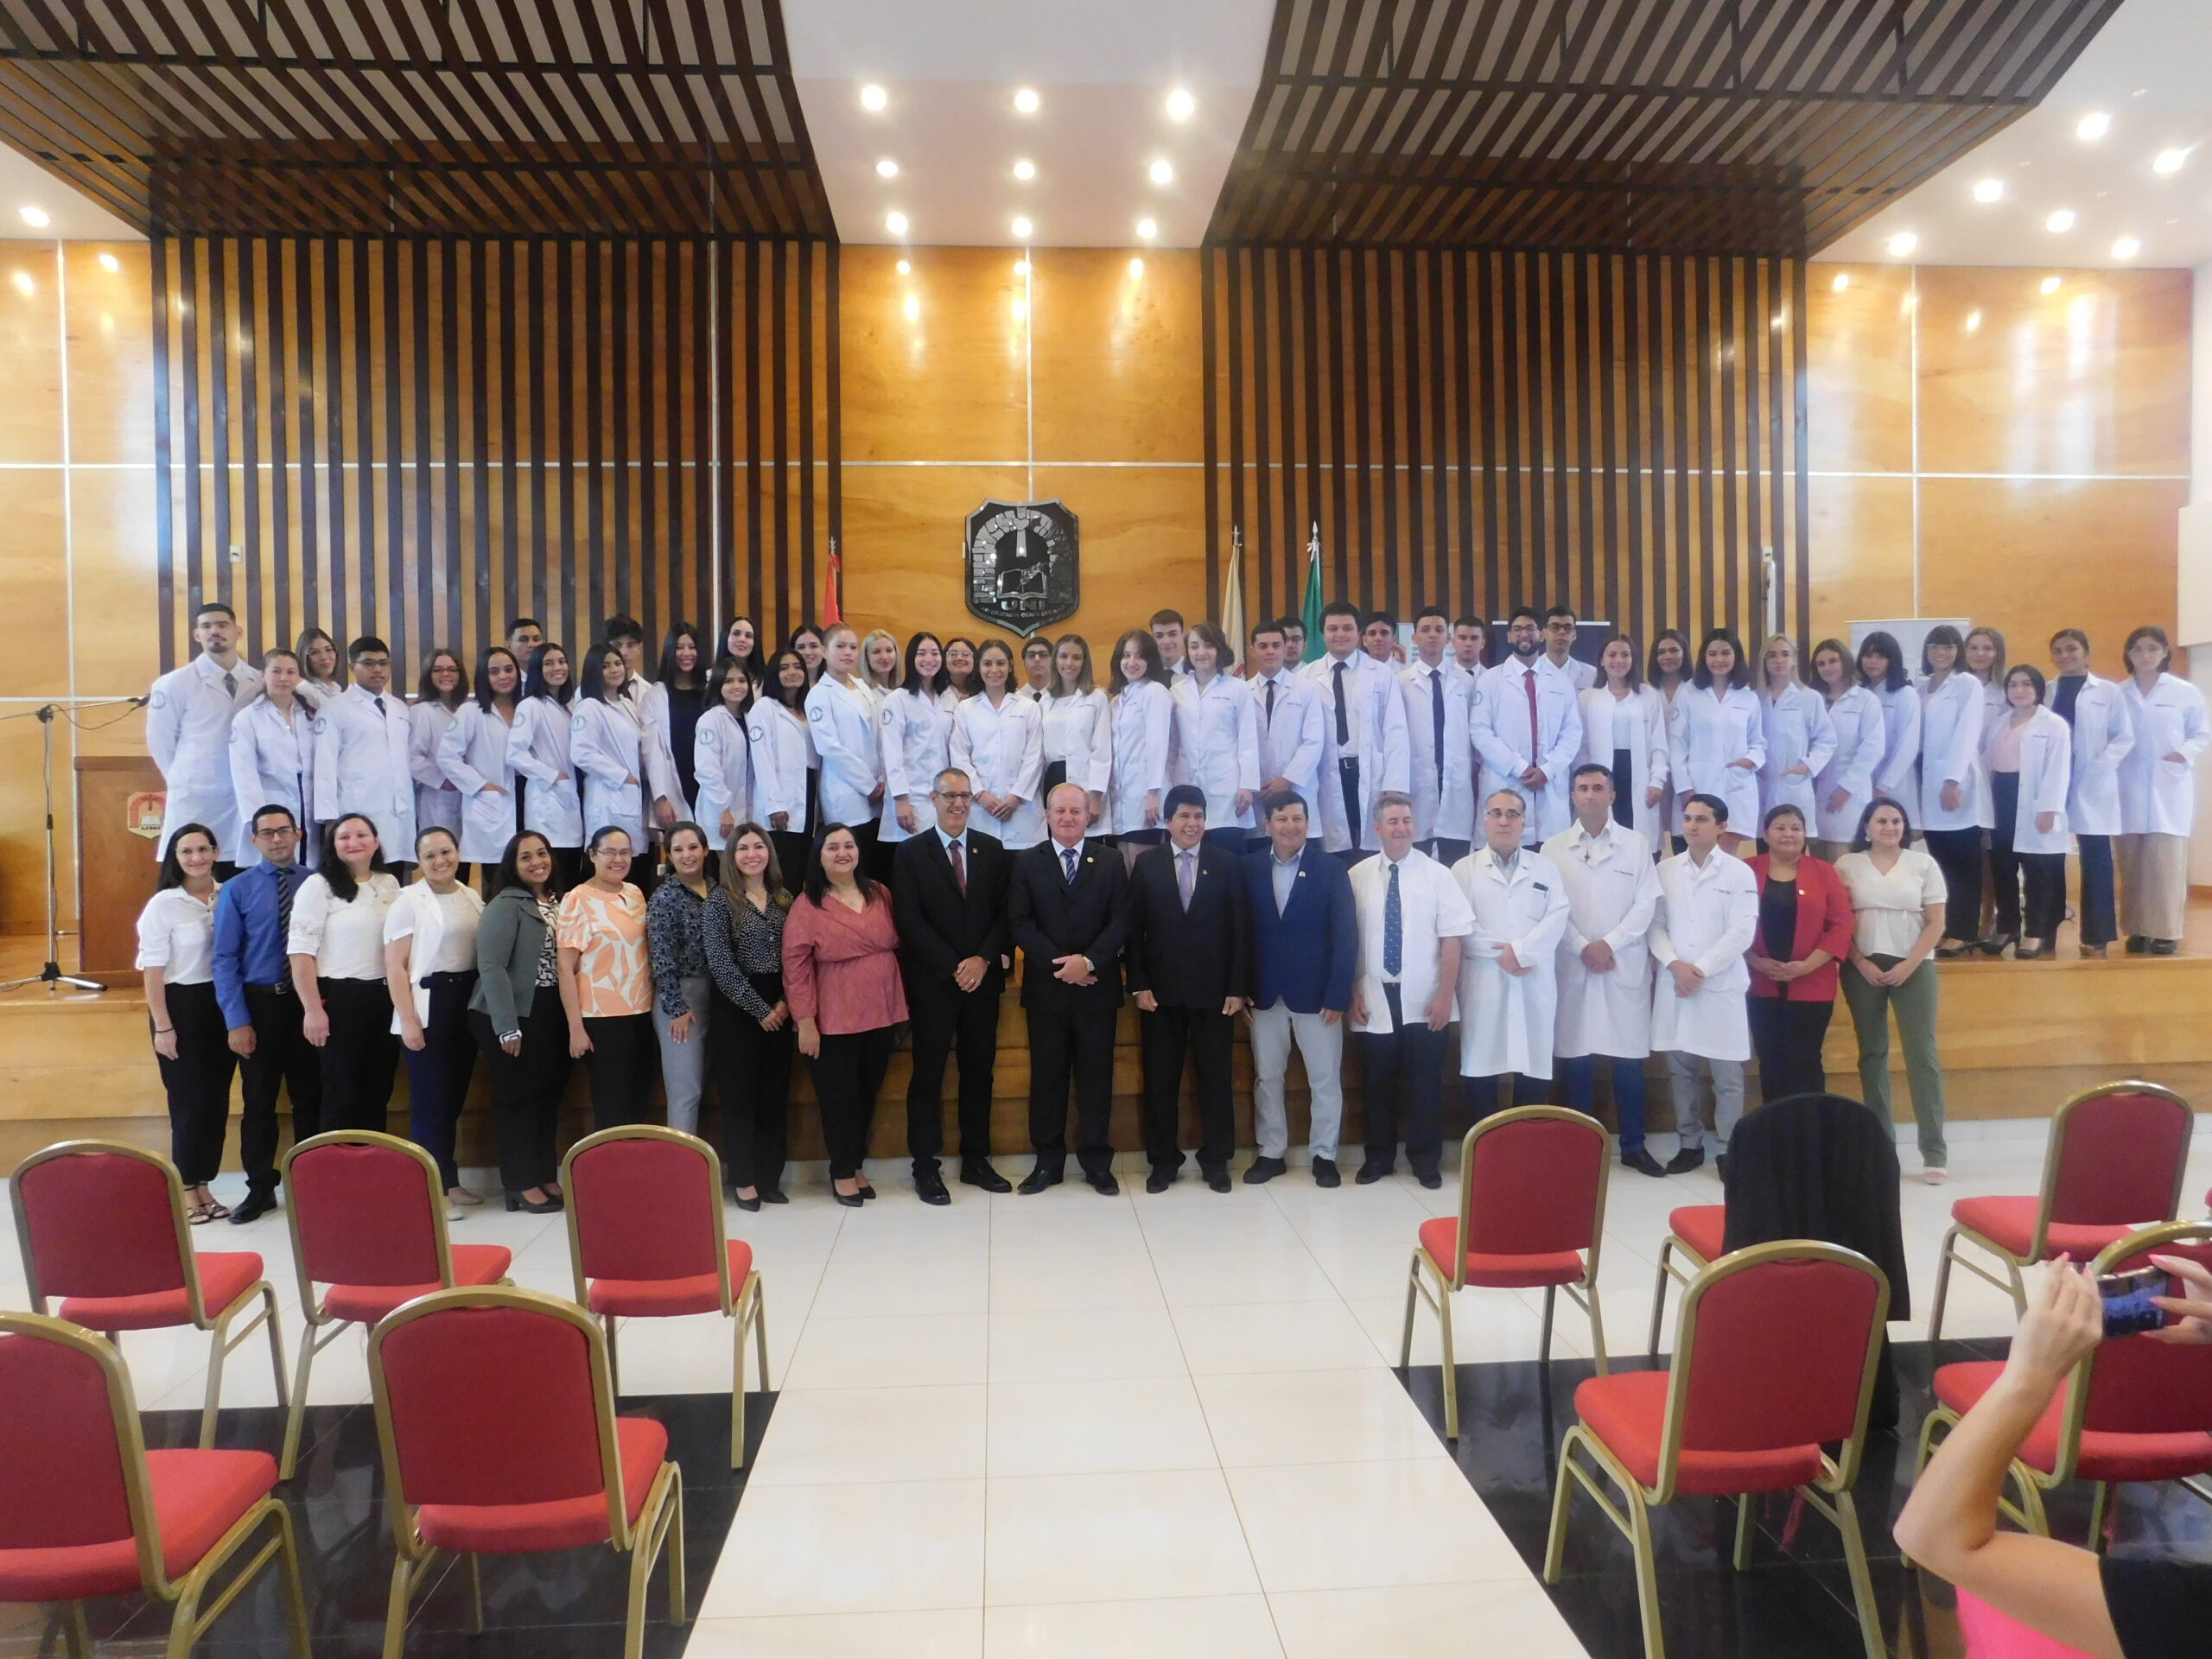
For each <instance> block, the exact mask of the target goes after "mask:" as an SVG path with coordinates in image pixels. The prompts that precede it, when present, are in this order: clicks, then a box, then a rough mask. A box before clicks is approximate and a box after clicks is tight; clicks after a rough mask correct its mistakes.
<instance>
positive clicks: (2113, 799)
mask: <svg viewBox="0 0 2212 1659" xmlns="http://www.w3.org/2000/svg"><path fill="white" fill-rule="evenodd" d="M2057 694H2058V682H2057V681H2056V680H2055V679H2054V680H2052V681H2050V683H2048V684H2047V685H2045V686H2044V706H2045V707H2049V706H2050V702H2052V701H2053V699H2055V698H2056V696H2057ZM2133 747H2135V722H2134V721H2132V720H2130V719H2129V718H2128V714H2127V705H2126V702H2124V701H2123V700H2122V699H2121V696H2120V688H2119V687H2118V686H2117V685H2114V684H2113V683H2112V682H2111V681H2110V680H2104V679H2099V678H2098V677H2096V676H2095V675H2094V674H2092V675H2090V676H2088V678H2087V679H2086V680H2085V681H2084V682H2083V683H2082V691H2081V695H2080V696H2077V697H2075V699H2074V769H2073V776H2072V778H2071V779H2070V781H2069V783H2068V784H2067V786H2066V827H2067V828H2068V829H2070V830H2072V831H2073V832H2074V833H2075V835H2077V836H2116V835H2118V834H2119V833H2120V762H2121V761H2123V760H2126V758H2127V752H2128V751H2129V750H2130V749H2132V748H2133Z"/></svg>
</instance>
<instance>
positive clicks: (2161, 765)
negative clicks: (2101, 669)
mask: <svg viewBox="0 0 2212 1659" xmlns="http://www.w3.org/2000/svg"><path fill="white" fill-rule="evenodd" d="M2172 660H2173V648H2172V647H2171V645H2168V644H2167V643H2166V631H2165V630H2164V628H2159V627H2152V626H2144V627H2140V628H2138V629H2136V630H2135V632H2133V633H2131V634H2129V635H2128V636H2127V669H2128V677H2127V680H2126V683H2125V684H2123V685H2122V686H2121V687H2120V696H2122V697H2123V698H2124V699H2126V706H2127V717H2128V720H2129V721H2130V723H2131V724H2132V725H2133V727H2134V728H2135V745H2134V747H2133V748H2131V749H2129V750H2128V752H2127V757H2126V760H2122V761H2121V762H2120V926H2121V927H2122V928H2123V929H2124V930H2125V931H2126V934H2127V950H2128V954H2129V955H2130V956H2152V957H2171V956H2172V955H2173V954H2175V952H2177V950H2180V949H2181V930H2182V914H2183V911H2184V910H2185V909H2186V907H2187V906H2188V904H2189V835H2190V829H2191V828H2192V827H2193V826H2194V824H2195V821H2196V779H2194V778H2193V777H2192V776H2191V775H2190V768H2191V767H2193V766H2195V765H2196V758H2197V756H2199V755H2201V754H2202V753H2204V749H2205V745H2206V743H2207V742H2208V741H2212V729H2208V727H2207V724H2206V721H2205V713H2204V694H2203V693H2202V692H2201V691H2199V690H2197V689H2196V687H2195V686H2193V685H2191V684H2190V683H2189V682H2188V681H2187V680H2184V679H2183V678H2181V677H2179V676H2177V675H2174V674H2170V673H2168V672H2167V671H2166V669H2167V665H2168V664H2170V663H2171V662H2172Z"/></svg>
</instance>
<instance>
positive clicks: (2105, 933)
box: [2074, 836, 2120, 944]
mask: <svg viewBox="0 0 2212 1659" xmlns="http://www.w3.org/2000/svg"><path fill="white" fill-rule="evenodd" d="M2074 844H2075V846H2076V847H2077V848H2079V849H2081V853H2082V923H2081V926H2082V944H2111V943H2112V942H2113V940H2114V939H2116V938H2119V937H2120V907H2119V904H2118V901H2117V900H2116V899H2115V898H2114V896H2113V880H2112V837H2111V836H2075V837H2074Z"/></svg>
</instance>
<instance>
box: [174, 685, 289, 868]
mask: <svg viewBox="0 0 2212 1659" xmlns="http://www.w3.org/2000/svg"><path fill="white" fill-rule="evenodd" d="M231 789H232V793H233V794H234V795H235V796H236V797H237V799H238V843H237V848H238V849H237V851H235V852H233V851H232V850H231V849H230V848H228V847H226V848H224V849H223V852H224V855H225V856H226V857H227V858H229V859H230V860H231V861H232V862H233V863H235V864H237V865H238V868H240V869H244V868H247V867H248V866H249V865H253V864H258V863H259V862H260V861H261V855H260V853H259V852H258V851H257V850H256V849H255V847H254V844H253V815H254V814H255V813H257V812H258V811H259V810H261V809H262V808H263V807H264V806H289V807H290V808H291V809H292V817H293V818H294V820H295V821H296V822H297V823H298V824H299V827H300V830H301V837H302V838H301V841H300V855H301V862H302V863H303V864H304V865H306V866H307V867H308V868H314V865H315V853H316V850H317V849H316V848H315V828H314V825H313V823H311V819H312V818H313V816H314V815H313V814H312V813H311V812H309V811H308V804H309V803H311V802H312V801H313V800H314V799H315V711H314V710H313V709H309V708H308V700H307V699H306V698H305V697H302V696H297V695H295V696H294V697H293V699H292V717H291V719H289V720H286V719H285V718H284V716H283V715H282V714H281V713H279V712H278V711H277V705H276V704H275V703H273V702H270V701H269V699H268V698H266V697H256V698H255V699H254V700H253V701H252V702H249V703H248V704H246V706H245V708H243V709H239V710H238V717H237V718H236V719H235V720H233V721H232V722H231ZM176 822H177V823H190V822H191V820H190V819H189V818H179V819H177V820H176Z"/></svg>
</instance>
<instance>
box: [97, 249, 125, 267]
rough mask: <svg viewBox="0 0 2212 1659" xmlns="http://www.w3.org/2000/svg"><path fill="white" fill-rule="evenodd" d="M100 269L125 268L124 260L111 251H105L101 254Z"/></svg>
mask: <svg viewBox="0 0 2212 1659" xmlns="http://www.w3.org/2000/svg"><path fill="white" fill-rule="evenodd" d="M100 269H101V270H122V269H123V261H122V260H120V259H118V258H117V257H115V256H114V255H113V254H111V253H104V254H102V255H100Z"/></svg>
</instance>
